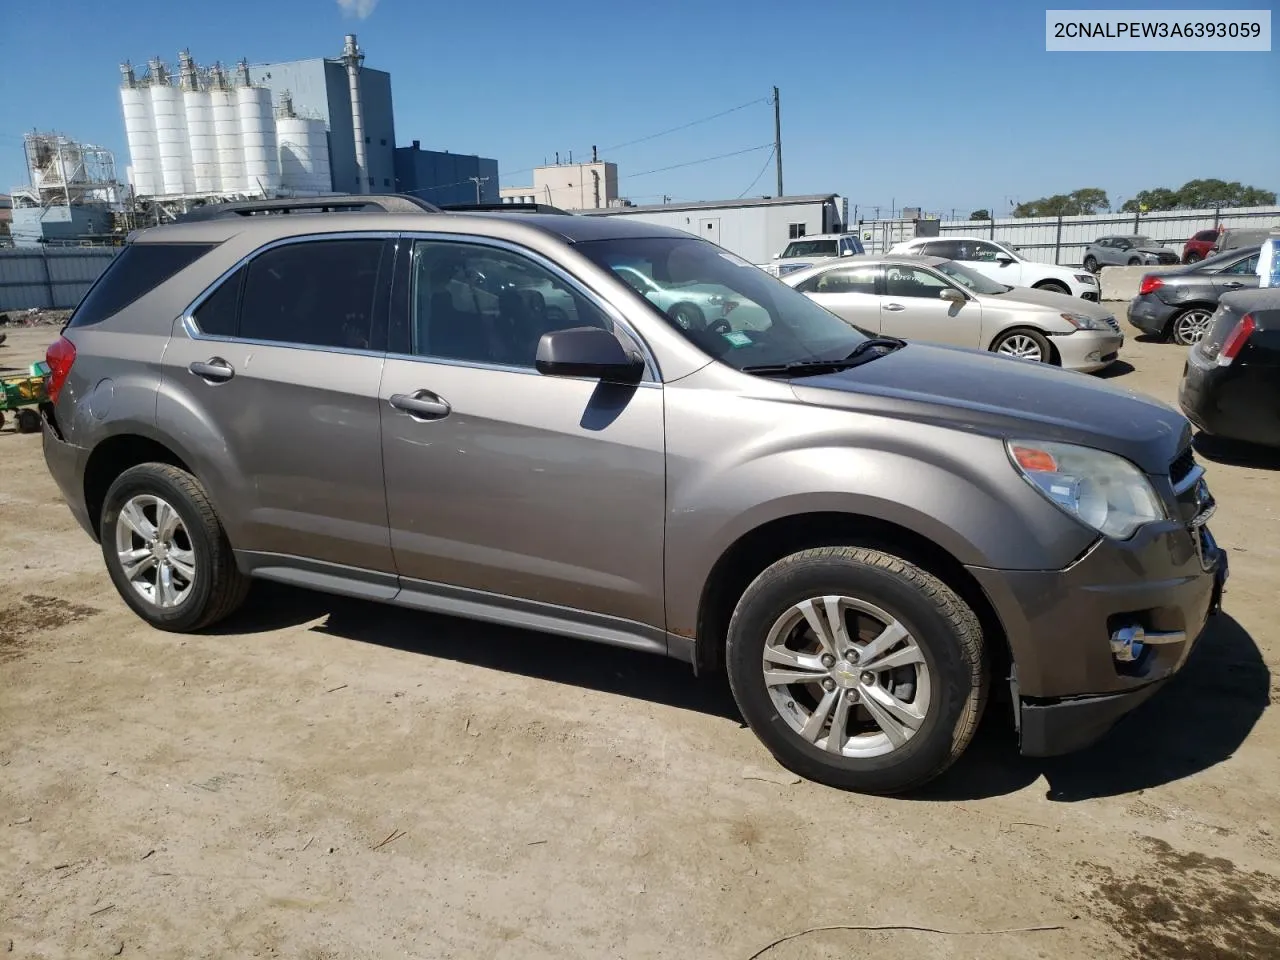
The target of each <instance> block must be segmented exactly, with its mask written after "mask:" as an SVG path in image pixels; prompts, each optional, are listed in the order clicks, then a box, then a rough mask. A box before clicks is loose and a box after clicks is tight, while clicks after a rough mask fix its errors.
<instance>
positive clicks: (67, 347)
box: [44, 337, 76, 403]
mask: <svg viewBox="0 0 1280 960" xmlns="http://www.w3.org/2000/svg"><path fill="white" fill-rule="evenodd" d="M44 359H45V362H46V363H47V364H49V399H50V400H51V401H53V402H54V403H57V401H58V394H60V393H61V392H62V387H63V384H65V383H66V382H67V376H68V375H69V374H70V373H71V365H72V364H73V363H75V362H76V345H75V344H74V343H72V342H71V341H70V340H68V339H67V338H66V337H59V338H58V339H57V340H55V341H53V343H51V344H50V345H49V349H48V350H47V351H46V352H45V355H44Z"/></svg>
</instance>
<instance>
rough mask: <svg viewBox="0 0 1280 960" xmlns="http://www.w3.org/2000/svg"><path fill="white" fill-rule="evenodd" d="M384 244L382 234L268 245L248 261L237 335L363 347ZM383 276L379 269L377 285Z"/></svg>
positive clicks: (387, 276) (367, 338)
mask: <svg viewBox="0 0 1280 960" xmlns="http://www.w3.org/2000/svg"><path fill="white" fill-rule="evenodd" d="M387 248H388V245H386V244H384V243H383V241H381V240H378V239H369V240H316V241H307V242H304V243H291V244H288V245H287V246H283V247H276V248H275V249H274V250H268V251H267V252H266V253H264V254H262V255H261V256H259V257H257V258H256V259H255V260H253V262H252V263H250V264H249V265H248V268H247V270H248V273H247V275H246V276H245V279H244V292H243V294H242V295H241V298H240V324H239V330H238V335H239V336H240V337H241V338H243V339H246V340H266V341H270V342H277V343H297V344H306V345H309V346H317V347H338V348H346V349H357V350H367V349H369V348H370V346H371V341H372V338H373V320H374V312H375V309H376V301H377V299H378V297H377V294H378V290H379V270H380V267H381V264H382V260H383V252H384V250H385V249H387ZM232 279H234V278H232ZM389 283H390V270H389V269H387V270H386V271H385V273H384V274H383V283H382V285H383V286H387V285H388V284H389ZM218 292H219V293H221V292H222V291H221V290H219V291H218ZM207 305H208V304H207V303H206V306H207ZM202 309H203V308H202ZM197 322H198V323H199V324H200V328H201V329H202V330H204V329H205V326H204V322H203V320H201V319H200V318H199V317H197ZM210 332H212V331H210Z"/></svg>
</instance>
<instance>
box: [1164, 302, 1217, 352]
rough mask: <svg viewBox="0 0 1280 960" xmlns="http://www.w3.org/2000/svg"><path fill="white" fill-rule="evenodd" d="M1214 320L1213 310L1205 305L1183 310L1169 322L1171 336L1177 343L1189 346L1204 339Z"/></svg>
mask: <svg viewBox="0 0 1280 960" xmlns="http://www.w3.org/2000/svg"><path fill="white" fill-rule="evenodd" d="M1212 322H1213V311H1212V310H1208V309H1206V308H1204V307H1191V308H1190V309H1189V310H1183V311H1182V312H1181V313H1180V314H1178V315H1177V316H1176V317H1174V318H1173V322H1172V323H1170V324H1169V338H1170V339H1171V340H1172V341H1173V342H1174V343H1176V344H1180V345H1181V346H1184V347H1189V346H1191V345H1192V344H1195V343H1199V342H1200V341H1201V340H1203V339H1204V335H1205V334H1206V333H1208V332H1209V327H1210V325H1211V324H1212Z"/></svg>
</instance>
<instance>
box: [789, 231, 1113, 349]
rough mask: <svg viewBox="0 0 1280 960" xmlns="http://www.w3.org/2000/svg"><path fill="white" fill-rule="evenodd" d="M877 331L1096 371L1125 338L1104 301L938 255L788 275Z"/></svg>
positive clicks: (874, 259)
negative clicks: (988, 273)
mask: <svg viewBox="0 0 1280 960" xmlns="http://www.w3.org/2000/svg"><path fill="white" fill-rule="evenodd" d="M782 282H783V283H785V284H787V285H788V286H792V287H795V288H796V289H797V290H799V291H800V292H801V293H804V294H806V295H807V296H808V297H810V298H811V299H812V300H814V301H816V302H817V303H819V304H821V305H822V306H823V307H825V308H826V309H828V310H830V311H831V312H832V313H834V314H835V315H836V316H838V317H840V318H842V319H843V320H845V321H847V322H848V323H849V324H851V325H852V326H854V327H857V328H859V329H860V330H864V331H867V332H868V333H873V334H883V335H886V336H893V337H901V338H902V339H903V340H924V341H930V342H933V343H946V344H954V345H956V346H962V347H973V348H976V349H982V350H990V351H992V352H993V353H999V354H1004V355H1005V356H1009V357H1016V358H1018V359H1021V360H1031V361H1035V362H1039V363H1051V364H1056V365H1058V366H1062V367H1064V368H1066V369H1069V370H1080V371H1083V372H1091V371H1094V370H1101V369H1102V368H1103V367H1106V366H1108V365H1109V364H1111V363H1113V362H1115V360H1116V358H1117V357H1118V356H1119V354H1120V347H1121V345H1122V344H1123V343H1124V334H1122V333H1121V332H1120V325H1119V324H1118V323H1117V322H1116V319H1115V317H1114V316H1112V314H1111V312H1110V311H1108V310H1107V309H1106V308H1105V307H1102V306H1099V305H1098V304H1094V303H1090V302H1088V301H1085V300H1081V299H1080V298H1078V297H1072V296H1069V295H1067V294H1062V293H1049V292H1046V291H1044V290H1032V289H1031V288H1029V287H1011V286H1008V285H1007V284H1003V283H997V282H996V281H995V280H992V279H990V278H989V277H985V276H983V275H982V274H980V273H977V272H976V271H974V270H970V269H969V268H967V267H965V266H963V265H961V264H959V263H956V262H955V261H953V260H942V259H940V258H938V257H912V256H899V255H889V256H861V257H846V258H844V259H843V260H837V261H833V262H831V263H826V264H820V265H818V266H815V267H810V268H809V269H807V270H800V271H797V272H796V273H792V274H788V275H787V276H785V277H783V278H782Z"/></svg>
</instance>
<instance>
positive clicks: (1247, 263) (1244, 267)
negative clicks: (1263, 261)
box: [1222, 253, 1258, 274]
mask: <svg viewBox="0 0 1280 960" xmlns="http://www.w3.org/2000/svg"><path fill="white" fill-rule="evenodd" d="M1222 272H1223V273H1236V274H1254V273H1257V272H1258V254H1256V253H1255V254H1254V255H1253V256H1252V257H1245V258H1244V259H1243V260H1237V261H1236V262H1235V263H1233V264H1232V265H1231V266H1229V267H1227V268H1226V269H1225V270H1223V271H1222Z"/></svg>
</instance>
